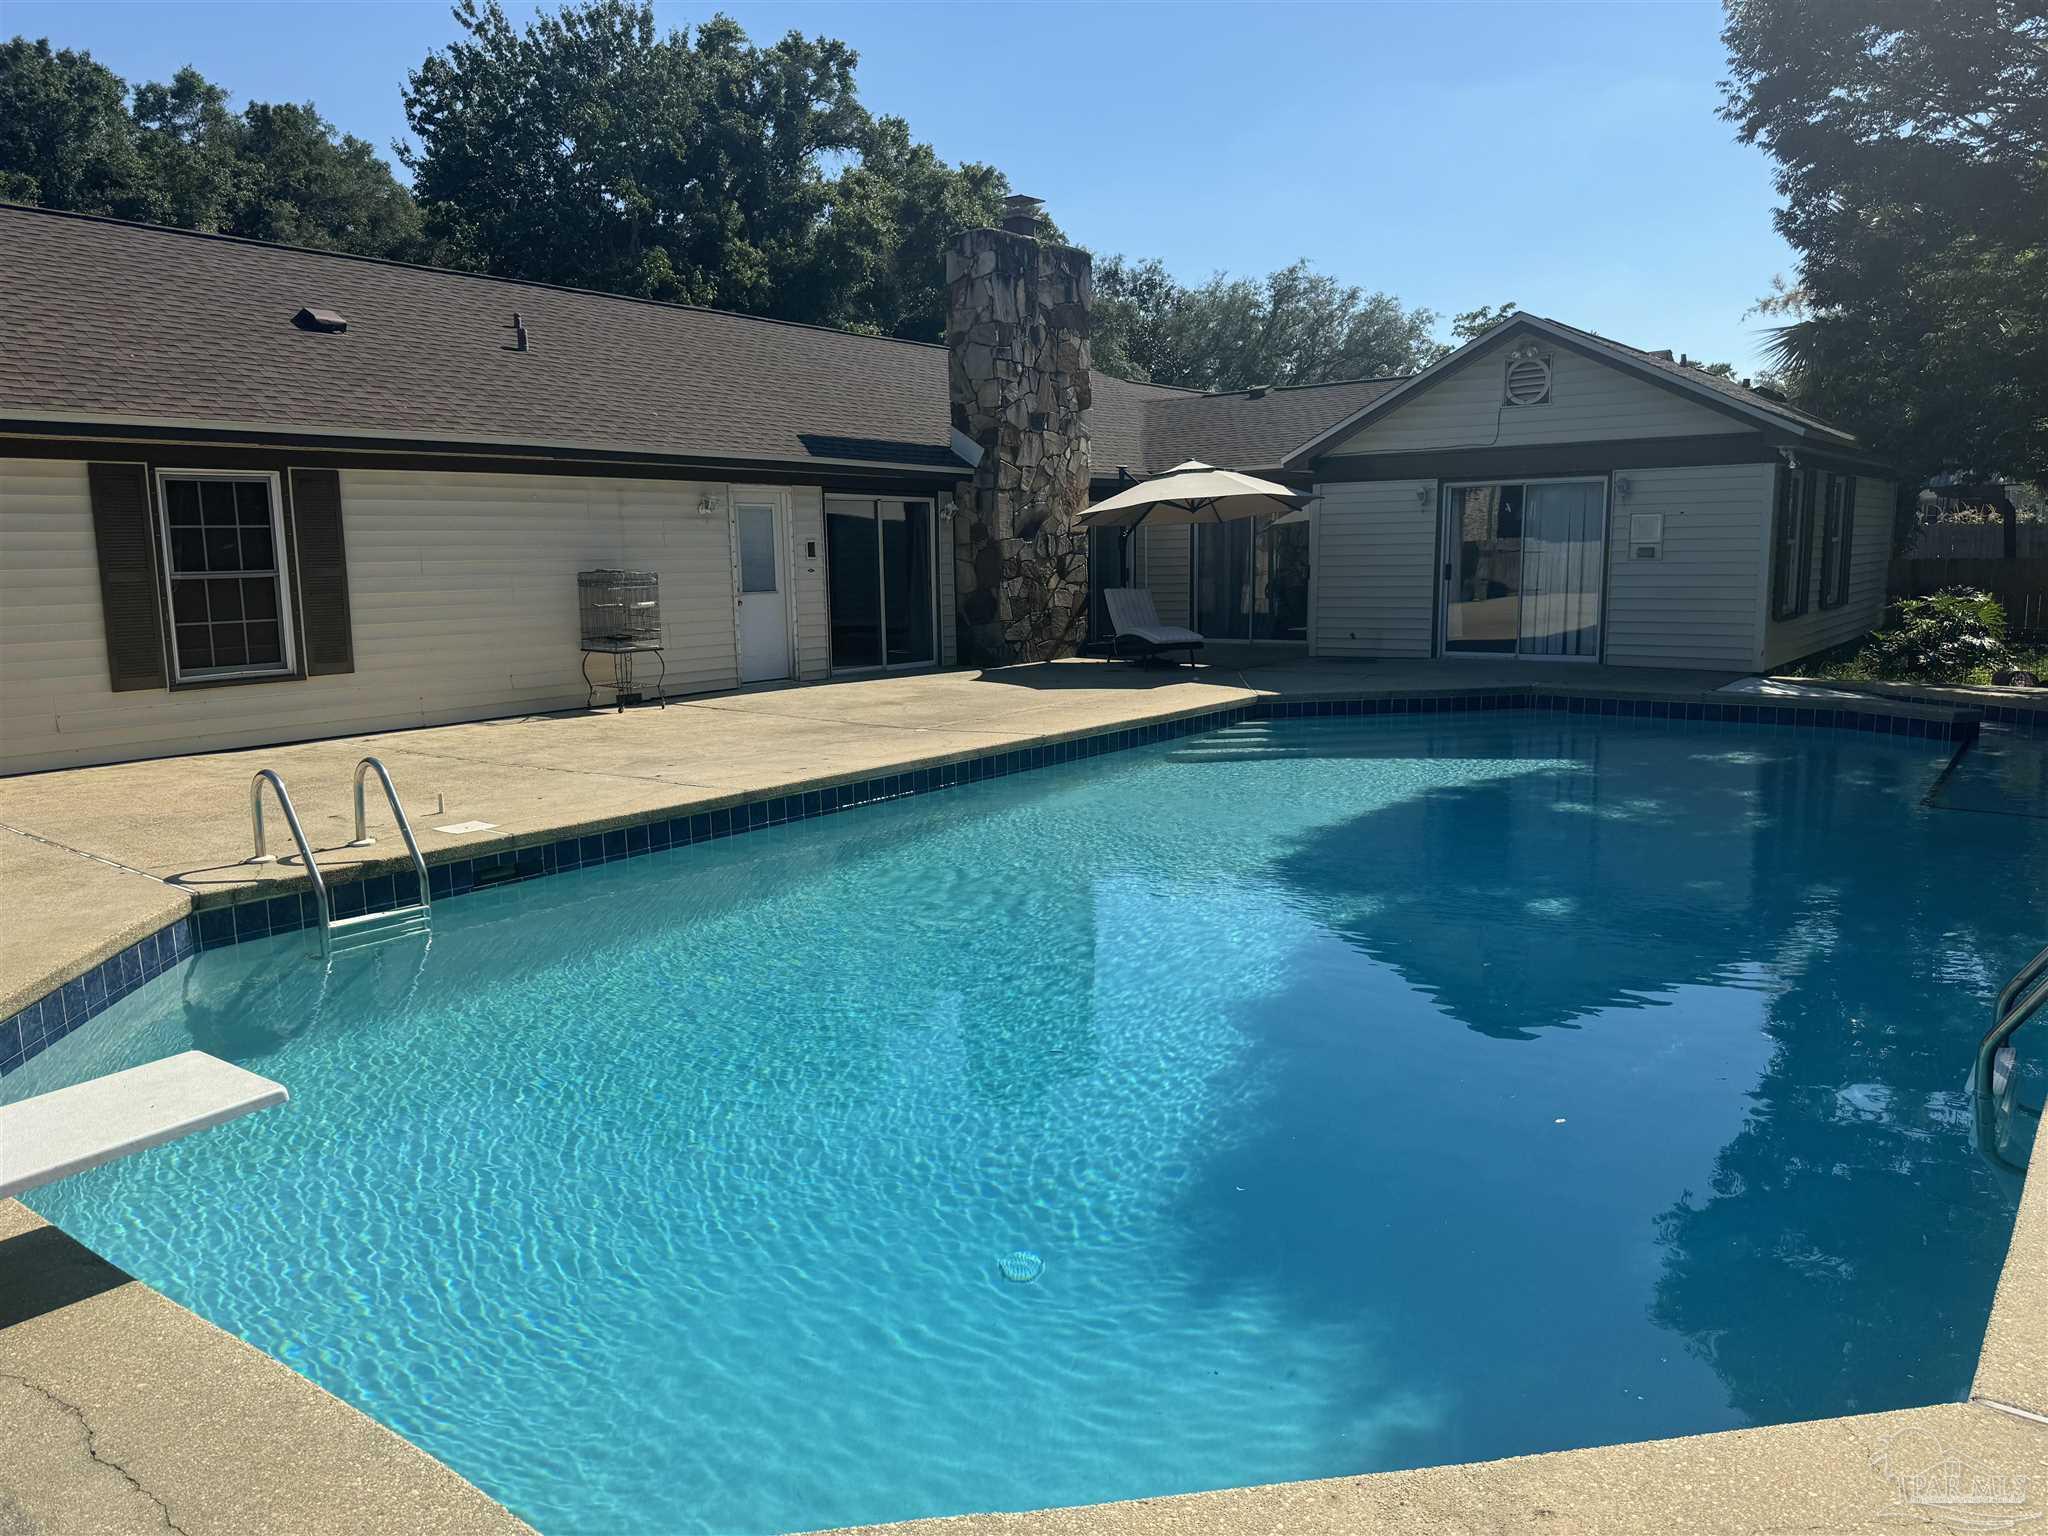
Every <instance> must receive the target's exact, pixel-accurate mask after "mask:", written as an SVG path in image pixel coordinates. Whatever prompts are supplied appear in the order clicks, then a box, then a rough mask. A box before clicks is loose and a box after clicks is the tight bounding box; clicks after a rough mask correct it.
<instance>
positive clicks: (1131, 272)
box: [1095, 256, 1444, 389]
mask: <svg viewBox="0 0 2048 1536" xmlns="http://www.w3.org/2000/svg"><path fill="white" fill-rule="evenodd" d="M1096 279H1097V312H1096V322H1095V324H1096V337H1095V352H1096V356H1097V358H1098V360H1100V361H1101V363H1102V366H1104V367H1105V368H1107V369H1108V370H1109V371H1111V372H1118V371H1126V372H1127V376H1129V377H1133V378H1139V379H1146V380H1149V381H1151V382H1153V383H1157V384H1180V385H1186V386H1190V387H1193V388H1200V389H1243V388H1245V387H1247V386H1249V385H1253V384H1321V383H1326V382H1328V381H1330V380H1332V379H1356V378H1369V377H1373V376H1376V375H1381V374H1389V373H1410V372H1413V371H1414V370H1415V369H1416V368H1418V367H1421V366H1424V365H1426V364H1428V363H1430V362H1433V361H1435V360H1436V358H1438V357H1439V356H1441V355H1442V354H1443V351H1444V348H1443V347H1442V345H1441V344H1439V343H1438V342H1436V341H1435V340H1434V339H1433V338H1432V336H1431V334H1430V333H1431V331H1432V329H1433V328H1434V327H1435V325H1436V321H1437V316H1436V314H1435V312H1434V311H1431V310H1428V309H1419V308H1418V309H1408V308H1406V307H1404V306H1403V305H1402V304H1401V303H1400V301H1399V300H1397V299H1396V298H1394V297H1393V295H1391V294H1387V293H1368V292H1367V291H1366V290H1365V289H1363V288H1360V287H1357V286H1355V285H1351V284H1346V283H1341V282H1339V281H1338V280H1337V279H1336V278H1334V277H1332V276H1330V275H1329V274H1328V273H1324V272H1317V271H1316V270H1315V269H1314V268H1313V267H1311V266H1310V264H1309V263H1308V262H1307V261H1306V260H1302V261H1297V262H1295V263H1294V264H1293V265H1291V266H1287V267H1282V268H1280V269H1279V270H1278V271H1276V272H1272V273H1269V274H1268V275H1267V276H1265V277H1263V278H1245V277H1235V278H1234V277H1231V276H1229V275H1228V274H1226V273H1218V274H1216V275H1215V276H1214V277H1212V278H1210V279H1209V280H1208V281H1207V282H1206V283H1203V284H1202V285H1201V286H1199V287H1194V288H1190V287H1187V286H1185V285H1183V284H1181V283H1179V282H1177V281H1175V280H1174V278H1172V277H1171V276H1170V275H1169V274H1168V273H1167V272H1166V270H1165V268H1164V267H1162V266H1161V265H1160V264H1159V263H1158V262H1156V261H1144V262H1129V261H1126V260H1124V259H1123V258H1122V257H1118V256H1112V257H1109V258H1108V259H1106V260H1105V261H1103V262H1102V263H1100V264H1099V265H1098V267H1097V269H1096Z"/></svg>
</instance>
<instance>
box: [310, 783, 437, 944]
mask: <svg viewBox="0 0 2048 1536" xmlns="http://www.w3.org/2000/svg"><path fill="white" fill-rule="evenodd" d="M373 770H374V771H375V773H376V775H377V782H378V784H380V785H382V786H383V789H384V799H385V802H386V803H387V804H389V805H390V807H391V816H392V819H393V820H395V821H396V822H397V823H398V835H399V836H400V837H402V838H404V839H405V851H406V852H407V853H409V854H411V855H412V868H413V874H414V875H415V876H416V877H417V878H418V880H419V899H418V900H417V901H414V902H413V903H411V904H410V905H409V906H403V907H393V908H391V909H390V910H389V911H385V912H364V913H361V914H360V915H358V916H355V917H343V918H337V919H335V920H334V921H333V922H332V923H331V924H330V925H329V926H330V927H331V928H333V929H338V930H341V933H340V934H338V935H336V936H334V938H332V939H330V946H329V953H330V954H331V953H333V952H334V950H335V949H336V948H340V949H345V950H357V949H369V948H372V947H373V946H375V945H378V944H388V943H390V942H391V941H392V940H394V939H407V938H413V937H415V936H417V935H419V934H423V933H424V934H431V933H432V932H433V926H434V896H433V892H432V891H431V890H430V889H429V886H428V880H427V861H426V859H425V857H424V856H422V854H421V853H420V845H419V839H418V838H416V837H414V836H413V834H412V822H411V821H410V820H408V819H407V817H406V814H405V807H404V806H403V805H402V804H400V803H399V799H398V789H397V787H396V786H395V785H393V784H392V782H391V771H390V770H389V769H388V768H386V767H385V766H384V764H383V763H382V762H381V761H380V760H379V759H377V758H374V757H366V758H363V759H362V760H361V761H360V762H358V763H357V764H356V776H355V802H356V835H355V838H354V840H353V841H352V842H350V843H349V847H351V848H368V847H370V846H372V845H373V844H374V843H375V842H376V841H377V840H376V839H375V838H373V837H371V836H370V831H369V827H368V825H367V821H368V818H367V816H366V815H365V807H364V804H363V790H364V781H365V780H366V779H367V778H368V777H369V775H370V773H371V772H372V771H373ZM343 938H345V939H347V940H348V942H347V943H339V942H338V940H340V939H343Z"/></svg>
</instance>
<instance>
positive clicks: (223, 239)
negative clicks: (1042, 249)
mask: <svg viewBox="0 0 2048 1536" xmlns="http://www.w3.org/2000/svg"><path fill="white" fill-rule="evenodd" d="M0 213H27V214H39V215H42V216H44V217H47V218H53V219H73V220H76V221H78V222H79V223H82V224H106V225H111V226H112V227H114V228H116V229H134V230H141V231H143V232H145V233H147V234H154V235H177V236H181V237H183V238H185V239H188V240H213V241H218V242H219V243H220V244H222V245H244V246H250V247H253V248H254V249H256V250H259V251H290V252H292V253H293V254H294V255H299V256H321V257H326V258H329V259H331V260H334V261H353V262H359V263H361V264H363V265H365V266H372V267H396V268H397V269H398V270H400V271H402V272H431V273H434V274H435V275H436V276H440V277H464V278H470V279H473V280H475V281H477V282H484V283H505V284H508V285H510V286H512V287H516V288H537V289H539V290H541V291H542V292H545V293H570V294H576V295H578V296H581V297H584V298H593V299H614V300H616V301H618V302H619V303H621V304H645V305H648V306H650V307H652V308H655V309H679V310H683V311H686V312H688V313H690V314H698V315H717V316H719V317H721V318H722V319H727V320H747V321H752V322H754V323H756V324H759V325H781V326H787V327H789V328H790V329H791V330H798V331H822V332H824V333H825V334H826V335H828V336H850V337H853V338H854V339H855V340H858V341H880V342H887V343H888V344H889V345H891V346H897V347H924V348H927V349H929V350H932V351H938V352H943V351H945V350H946V344H945V343H944V342H942V341H909V340H906V339H905V338H903V337H901V336H876V335H873V334H871V333H869V332H867V331H853V330H848V329H847V328H846V327H845V326H840V325H820V324H818V323H817V322H815V321H811V320H783V319H780V318H778V317H777V316H774V315H750V314H747V313H746V312H745V311H744V310H738V309H716V308H713V307H712V306H711V305H709V304H679V303H677V302H676V301H675V300H673V299H649V298H643V297H641V296H640V295H638V294H632V293H613V292H611V291H610V290H609V289H605V288H578V287H576V286H574V285H573V284H570V283H547V282H542V281H540V280H539V279H538V278H531V277H504V276H501V275H500V274H498V273H496V272H466V271H464V270H463V269H462V268H461V267H437V266H435V265H434V264H433V263H431V262H425V261H400V260H398V259H397V258H395V257H391V256H365V255H362V254H361V253H360V252H356V251H326V250H322V249H320V248H319V247H318V246H312V245H287V244H285V243H284V242H283V241H281V240H254V239H251V238H250V237H249V236H247V235H228V234H222V233H221V232H220V231H218V230H210V229H186V228H184V227H183V226H182V225H178V224H153V223H151V222H149V221H148V220H146V219H122V218H116V217H115V216H114V215H112V214H107V213H81V212H79V211H77V210H76V209H72V208H45V207H43V206H42V205H41V204H40V203H21V202H15V201H13V200H11V199H8V198H0ZM1161 387H1162V388H1171V387H1172V386H1170V385H1163V386H1161Z"/></svg>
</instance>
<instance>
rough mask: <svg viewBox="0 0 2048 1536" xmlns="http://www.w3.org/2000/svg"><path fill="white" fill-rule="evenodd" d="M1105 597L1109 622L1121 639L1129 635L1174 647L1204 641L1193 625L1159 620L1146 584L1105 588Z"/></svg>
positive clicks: (1165, 646)
mask: <svg viewBox="0 0 2048 1536" xmlns="http://www.w3.org/2000/svg"><path fill="white" fill-rule="evenodd" d="M1102 601H1103V605H1104V606H1105V607H1106V608H1108V610H1109V622H1110V624H1111V626H1112V627H1113V628H1114V629H1115V630H1116V632H1117V637H1118V638H1119V639H1122V638H1124V637H1125V636H1129V637H1130V638H1131V639H1133V640H1142V641H1144V642H1145V643H1146V644H1147V645H1154V646H1159V647H1161V648H1167V647H1171V648H1174V649H1178V648H1179V647H1181V646H1183V645H1200V644H1201V643H1202V637H1201V636H1200V635H1198V634H1196V633H1195V632H1194V631H1193V630H1192V629H1182V628H1180V627H1179V626H1178V625H1174V624H1162V623H1160V622H1159V610H1158V609H1157V608H1155V607H1154V606H1153V605H1152V594H1151V593H1150V592H1148V591H1146V590H1145V588H1143V587H1108V588H1105V589H1104V591H1103V594H1102Z"/></svg>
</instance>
